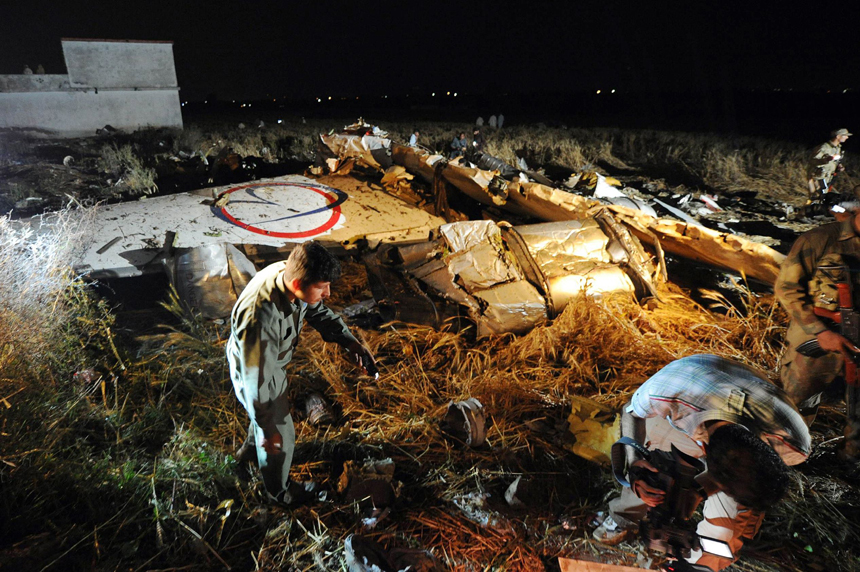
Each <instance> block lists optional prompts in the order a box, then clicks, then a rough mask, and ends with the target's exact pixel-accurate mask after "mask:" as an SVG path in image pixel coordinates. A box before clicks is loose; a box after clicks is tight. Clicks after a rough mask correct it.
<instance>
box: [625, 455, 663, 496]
mask: <svg viewBox="0 0 860 572" xmlns="http://www.w3.org/2000/svg"><path fill="white" fill-rule="evenodd" d="M632 467H638V468H640V469H645V470H648V471H651V472H653V473H659V472H660V471H658V470H657V469H656V468H655V467H654V465H652V464H651V463H649V462H648V461H646V460H645V459H638V460H636V461H634V462H633V464H632V465H631V468H632ZM631 488H632V489H633V492H634V493H636V496H637V497H639V498H640V499H641V500H642V502H644V503H645V504H647V505H648V506H650V507H655V506H659V505H660V504H662V503H663V501H664V500H666V491H663V490H661V489H658V488H656V487H653V486H651V485H649V484H648V483H646V482H645V481H643V480H641V479H636V480H634V481H633V483H632V484H631Z"/></svg>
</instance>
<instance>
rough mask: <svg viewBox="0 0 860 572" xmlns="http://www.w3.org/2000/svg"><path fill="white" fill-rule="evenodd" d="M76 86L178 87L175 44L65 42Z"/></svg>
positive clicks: (72, 79)
mask: <svg viewBox="0 0 860 572" xmlns="http://www.w3.org/2000/svg"><path fill="white" fill-rule="evenodd" d="M62 44H63V56H64V57H65V59H66V69H67V70H68V71H69V80H70V83H71V84H72V87H98V88H108V87H116V88H123V87H124V88H129V87H148V88H178V87H179V86H178V84H177V83H176V68H175V67H174V65H173V43H171V42H129V41H100V40H63V41H62Z"/></svg>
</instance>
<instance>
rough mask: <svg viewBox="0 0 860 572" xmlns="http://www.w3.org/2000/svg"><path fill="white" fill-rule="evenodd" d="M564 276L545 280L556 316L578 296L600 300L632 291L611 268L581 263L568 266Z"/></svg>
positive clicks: (618, 271) (620, 273)
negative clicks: (604, 295)
mask: <svg viewBox="0 0 860 572" xmlns="http://www.w3.org/2000/svg"><path fill="white" fill-rule="evenodd" d="M566 271H567V272H566V273H565V274H559V275H556V276H550V277H548V282H549V295H550V298H552V302H553V306H554V307H555V311H556V312H561V311H562V310H563V309H564V308H565V307H566V306H567V305H568V304H569V303H570V302H571V301H572V300H574V299H576V298H577V297H579V296H581V295H583V294H584V295H586V296H600V295H601V294H608V293H611V292H629V293H631V294H632V293H633V292H634V291H635V288H634V286H633V282H632V281H631V280H630V277H629V276H628V275H627V273H626V272H624V270H622V269H621V268H619V267H618V266H616V265H614V264H600V263H595V262H591V261H588V260H583V261H581V262H579V263H576V264H574V265H571V266H570V267H569V268H567V269H566Z"/></svg>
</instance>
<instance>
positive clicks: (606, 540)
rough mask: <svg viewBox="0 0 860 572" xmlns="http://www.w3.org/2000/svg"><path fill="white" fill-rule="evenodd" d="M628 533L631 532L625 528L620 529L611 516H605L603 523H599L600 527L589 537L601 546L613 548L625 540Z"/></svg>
mask: <svg viewBox="0 0 860 572" xmlns="http://www.w3.org/2000/svg"><path fill="white" fill-rule="evenodd" d="M630 532H631V531H629V530H627V529H626V528H621V526H620V525H619V524H618V523H617V522H615V521H614V520H613V519H612V517H611V516H607V517H606V518H605V519H604V520H603V522H602V523H600V526H598V527H597V528H595V529H594V532H592V533H591V536H592V538H594V540H596V541H597V542H600V543H601V544H605V545H607V546H615V545H616V544H619V543H621V542H622V541H623V540H626V539H627V537H628V536H630Z"/></svg>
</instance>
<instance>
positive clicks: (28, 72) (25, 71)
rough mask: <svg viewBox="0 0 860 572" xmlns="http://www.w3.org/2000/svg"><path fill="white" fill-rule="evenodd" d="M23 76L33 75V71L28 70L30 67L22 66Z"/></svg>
mask: <svg viewBox="0 0 860 572" xmlns="http://www.w3.org/2000/svg"><path fill="white" fill-rule="evenodd" d="M24 75H33V70H31V69H30V66H28V65H26V64H25V65H24Z"/></svg>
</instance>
